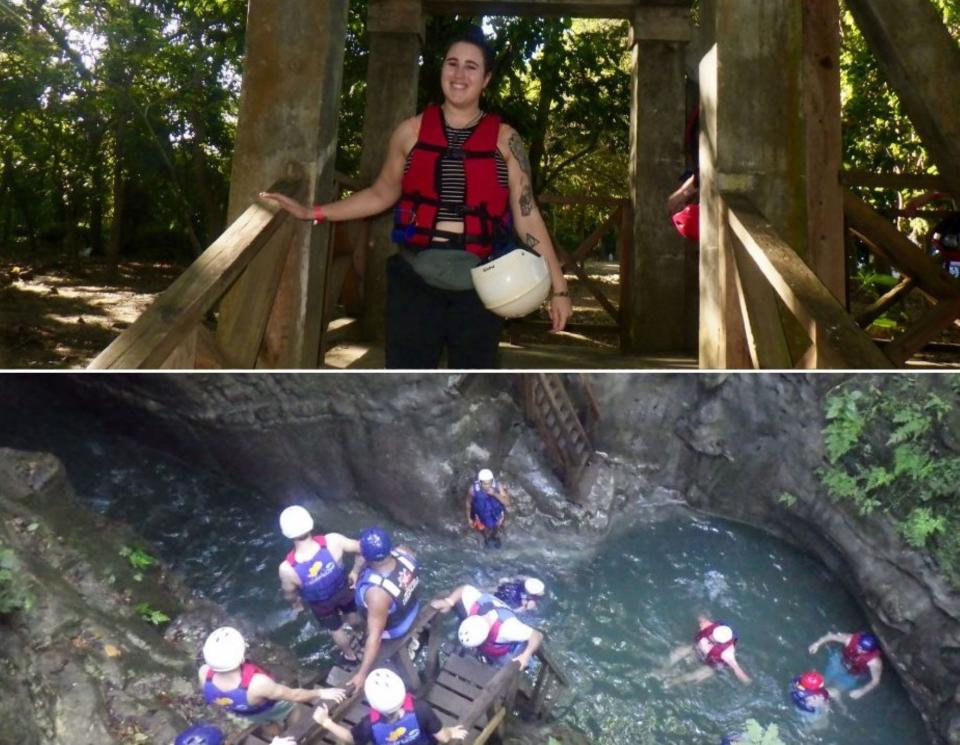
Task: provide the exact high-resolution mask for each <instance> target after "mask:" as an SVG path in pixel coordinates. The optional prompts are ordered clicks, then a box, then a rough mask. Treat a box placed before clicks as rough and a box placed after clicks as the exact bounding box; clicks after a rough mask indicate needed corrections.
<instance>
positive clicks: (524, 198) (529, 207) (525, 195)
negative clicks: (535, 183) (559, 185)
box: [520, 184, 534, 217]
mask: <svg viewBox="0 0 960 745" xmlns="http://www.w3.org/2000/svg"><path fill="white" fill-rule="evenodd" d="M533 207H534V203H533V189H531V188H530V184H524V185H523V190H522V191H521V192H520V214H521V215H523V216H524V217H527V216H528V215H529V214H530V213H531V212H533Z"/></svg>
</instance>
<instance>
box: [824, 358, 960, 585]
mask: <svg viewBox="0 0 960 745" xmlns="http://www.w3.org/2000/svg"><path fill="white" fill-rule="evenodd" d="M958 407H960V386H958V385H957V384H956V381H955V380H953V379H952V378H951V379H945V378H939V377H928V376H921V377H916V376H907V375H890V376H885V377H883V378H882V379H881V380H880V382H873V381H871V380H870V379H863V378H858V379H855V380H852V381H849V382H847V383H844V384H843V385H841V386H839V387H838V388H837V389H835V390H834V391H833V392H832V393H831V394H830V395H829V396H828V397H827V400H826V403H825V407H824V409H825V414H826V419H827V424H826V426H825V427H824V430H823V434H824V445H825V450H826V455H827V465H826V466H825V467H823V468H822V469H821V470H820V472H819V475H820V479H821V483H822V484H823V486H824V487H825V488H826V490H827V493H828V494H829V495H830V497H831V498H833V499H835V500H837V501H840V502H845V503H847V504H850V505H851V506H852V507H853V508H854V509H856V510H857V511H858V512H859V513H860V514H863V515H869V514H871V513H874V512H879V513H881V514H883V515H886V516H887V517H889V518H890V519H891V520H892V521H893V524H894V525H895V526H896V528H897V530H898V531H899V532H900V533H901V535H902V536H903V537H904V540H905V541H906V542H907V543H908V544H909V545H911V546H913V547H914V548H918V549H925V550H927V551H929V552H930V553H931V554H932V556H933V557H934V558H935V559H936V561H937V562H938V564H939V565H940V568H941V570H942V571H943V572H944V574H945V575H946V576H947V577H948V578H949V579H950V580H951V581H952V582H953V583H954V584H956V585H957V586H958V587H960V540H958V538H957V536H958V535H960V500H958V499H957V493H958V490H960V486H958V485H960V457H958V455H957V454H956V452H955V451H954V450H952V449H951V447H949V446H948V444H947V443H948V442H954V441H955V439H954V438H955V437H956V434H954V433H952V432H949V431H948V430H947V428H948V427H951V426H953V427H955V426H956V425H955V423H954V422H953V421H952V420H951V418H950V417H949V415H950V414H951V413H952V412H954V411H956V410H957V408H958Z"/></svg>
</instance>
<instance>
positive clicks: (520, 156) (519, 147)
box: [510, 132, 533, 181]
mask: <svg viewBox="0 0 960 745" xmlns="http://www.w3.org/2000/svg"><path fill="white" fill-rule="evenodd" d="M510 152H511V153H513V157H514V158H516V159H517V165H519V166H520V170H521V171H523V173H524V174H525V175H526V177H527V179H528V180H530V181H533V176H531V175H530V158H528V157H527V151H526V150H524V149H523V140H521V139H520V135H518V134H517V133H516V132H514V133H513V134H512V135H510Z"/></svg>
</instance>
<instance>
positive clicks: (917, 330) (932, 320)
mask: <svg viewBox="0 0 960 745" xmlns="http://www.w3.org/2000/svg"><path fill="white" fill-rule="evenodd" d="M958 316H960V297H955V298H951V299H949V300H941V301H940V302H939V303H937V304H936V305H934V306H933V307H932V308H930V310H928V311H927V312H926V313H924V314H923V316H922V317H921V319H920V320H919V321H917V323H915V324H914V325H913V326H911V327H910V328H909V329H907V331H906V332H904V333H903V334H901V335H900V336H898V337H897V338H896V339H894V340H893V341H892V342H891V343H890V344H889V345H888V346H887V347H886V349H885V350H884V351H885V352H886V354H887V357H889V358H890V359H891V360H893V362H894V363H896V364H897V365H901V366H902V365H905V364H906V362H907V360H909V359H910V358H911V357H913V355H915V354H916V353H917V352H919V351H920V350H921V349H923V348H924V347H925V346H926V345H927V343H928V342H930V341H932V340H933V339H934V338H935V337H937V336H938V335H939V334H940V333H942V332H943V331H944V330H945V329H946V328H947V326H950V325H952V324H953V322H954V321H955V320H956V319H957V317H958Z"/></svg>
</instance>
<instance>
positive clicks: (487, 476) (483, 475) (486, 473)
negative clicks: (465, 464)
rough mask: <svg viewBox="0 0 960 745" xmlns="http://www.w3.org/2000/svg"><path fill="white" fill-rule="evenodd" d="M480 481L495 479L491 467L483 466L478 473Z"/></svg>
mask: <svg viewBox="0 0 960 745" xmlns="http://www.w3.org/2000/svg"><path fill="white" fill-rule="evenodd" d="M477 480H478V481H484V482H486V481H493V471H491V470H490V469H489V468H481V469H480V473H478V474H477Z"/></svg>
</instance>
